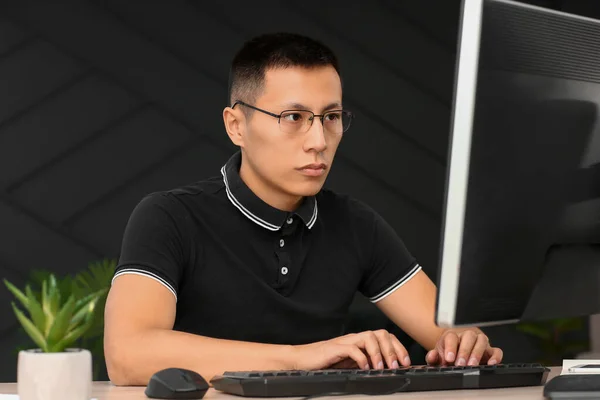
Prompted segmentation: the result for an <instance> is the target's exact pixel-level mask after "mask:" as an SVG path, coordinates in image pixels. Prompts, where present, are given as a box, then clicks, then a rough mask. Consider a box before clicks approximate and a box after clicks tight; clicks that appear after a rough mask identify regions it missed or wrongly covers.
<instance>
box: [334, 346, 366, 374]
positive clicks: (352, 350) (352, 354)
mask: <svg viewBox="0 0 600 400" xmlns="http://www.w3.org/2000/svg"><path fill="white" fill-rule="evenodd" d="M337 355H338V357H340V358H341V359H342V360H343V359H345V358H351V359H353V360H354V361H355V362H356V364H357V365H358V366H359V367H360V368H361V369H369V360H368V359H367V356H365V354H364V353H363V352H362V351H361V349H360V348H359V347H358V346H357V345H354V344H340V345H338V348H337Z"/></svg>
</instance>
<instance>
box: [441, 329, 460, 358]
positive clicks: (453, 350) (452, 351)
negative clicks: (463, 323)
mask: <svg viewBox="0 0 600 400" xmlns="http://www.w3.org/2000/svg"><path fill="white" fill-rule="evenodd" d="M458 344H459V338H458V335H457V334H456V333H454V332H448V333H447V334H446V335H445V337H444V340H443V342H442V348H441V349H438V352H439V355H440V363H441V364H446V363H452V362H454V360H456V355H457V351H458Z"/></svg>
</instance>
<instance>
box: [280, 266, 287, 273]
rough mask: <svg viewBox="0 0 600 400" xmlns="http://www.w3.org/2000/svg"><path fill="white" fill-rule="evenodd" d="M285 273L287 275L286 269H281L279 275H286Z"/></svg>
mask: <svg viewBox="0 0 600 400" xmlns="http://www.w3.org/2000/svg"><path fill="white" fill-rule="evenodd" d="M287 273H288V269H287V267H281V274H282V275H287Z"/></svg>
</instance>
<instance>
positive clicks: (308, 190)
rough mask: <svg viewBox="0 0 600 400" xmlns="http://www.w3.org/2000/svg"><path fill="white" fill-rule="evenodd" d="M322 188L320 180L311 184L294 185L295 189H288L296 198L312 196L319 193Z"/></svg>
mask: <svg viewBox="0 0 600 400" xmlns="http://www.w3.org/2000/svg"><path fill="white" fill-rule="evenodd" d="M322 188H323V182H321V181H320V180H319V181H318V182H317V181H313V182H303V183H301V184H297V185H295V187H291V188H289V189H290V190H289V192H290V193H294V194H295V195H296V196H302V197H310V196H314V195H316V194H317V193H319V192H320V191H321V189H322Z"/></svg>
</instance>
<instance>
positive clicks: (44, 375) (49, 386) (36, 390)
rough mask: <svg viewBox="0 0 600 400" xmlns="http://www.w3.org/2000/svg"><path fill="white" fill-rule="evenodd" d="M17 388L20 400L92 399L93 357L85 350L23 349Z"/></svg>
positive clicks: (18, 366)
mask: <svg viewBox="0 0 600 400" xmlns="http://www.w3.org/2000/svg"><path fill="white" fill-rule="evenodd" d="M17 387H18V393H19V400H90V398H91V396H92V354H91V353H90V351H89V350H86V349H67V350H65V351H64V352H61V353H44V352H42V351H41V350H39V349H32V350H22V351H20V352H19V359H18V365H17Z"/></svg>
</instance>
